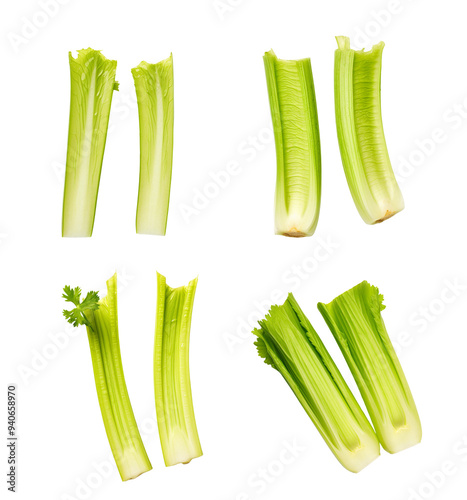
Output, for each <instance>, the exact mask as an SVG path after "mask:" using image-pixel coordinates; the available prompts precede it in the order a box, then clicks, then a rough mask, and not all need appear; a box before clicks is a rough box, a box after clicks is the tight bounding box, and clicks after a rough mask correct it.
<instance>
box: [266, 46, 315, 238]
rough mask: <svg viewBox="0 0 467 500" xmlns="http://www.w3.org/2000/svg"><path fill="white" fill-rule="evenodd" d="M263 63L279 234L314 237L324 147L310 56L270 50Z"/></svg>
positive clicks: (276, 219) (277, 232) (276, 222)
mask: <svg viewBox="0 0 467 500" xmlns="http://www.w3.org/2000/svg"><path fill="white" fill-rule="evenodd" d="M264 67H265V70H266V80H267V86H268V94H269V104H270V108H271V116H272V124H273V128H274V139H275V144H276V159H277V174H276V196H275V226H276V234H280V235H283V236H292V237H302V236H311V235H312V234H313V233H314V232H315V229H316V226H317V224H318V217H319V210H320V203H321V148H320V139H319V127H318V112H317V109H316V97H315V89H314V84H313V74H312V72H311V63H310V59H300V60H297V61H285V60H282V59H278V58H277V57H276V55H275V54H274V52H273V51H272V50H270V51H269V52H266V53H265V55H264Z"/></svg>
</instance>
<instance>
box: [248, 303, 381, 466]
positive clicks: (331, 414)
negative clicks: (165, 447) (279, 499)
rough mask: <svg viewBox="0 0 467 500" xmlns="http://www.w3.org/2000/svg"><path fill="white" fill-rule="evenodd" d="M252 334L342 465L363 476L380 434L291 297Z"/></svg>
mask: <svg viewBox="0 0 467 500" xmlns="http://www.w3.org/2000/svg"><path fill="white" fill-rule="evenodd" d="M259 325H260V328H259V329H256V330H254V331H253V333H254V334H255V335H256V336H257V337H258V339H257V341H256V342H255V344H256V346H257V349H258V354H259V355H260V356H261V357H262V358H264V361H265V363H266V364H269V365H271V366H272V367H273V368H275V369H276V370H277V371H278V372H279V373H280V374H281V375H282V376H283V377H284V379H285V381H286V382H287V384H288V385H289V386H290V388H291V389H292V391H293V392H294V393H295V396H296V397H297V399H298V400H299V401H300V403H301V405H302V406H303V408H304V409H305V411H306V412H307V414H308V416H309V417H310V419H311V420H312V422H313V423H314V424H315V426H316V428H317V429H318V431H319V433H320V434H321V436H322V437H323V439H324V440H325V442H326V444H327V445H328V446H329V448H330V449H331V451H332V452H333V453H334V455H335V456H336V458H337V459H338V460H339V462H340V463H341V464H342V465H343V466H344V467H345V468H346V469H348V470H349V471H351V472H359V471H360V470H362V469H363V468H364V467H366V466H367V465H368V464H369V463H371V462H372V461H373V460H374V459H375V458H377V457H378V456H379V443H378V440H377V439H376V435H375V433H374V431H373V429H372V427H371V425H370V423H369V422H368V420H367V418H366V417H365V415H364V413H363V412H362V410H361V408H360V406H359V405H358V403H357V401H356V400H355V398H354V396H353V394H352V392H351V391H350V389H349V388H348V386H347V384H346V383H345V381H344V379H343V378H342V375H341V374H340V372H339V370H338V368H337V366H336V365H335V364H334V361H333V360H332V358H331V356H330V355H329V353H328V351H327V350H326V348H325V346H324V344H323V343H322V341H321V339H320V338H319V336H318V334H317V333H316V331H315V330H314V328H313V327H312V326H311V323H310V322H309V321H308V319H307V317H306V316H305V315H304V314H303V312H302V310H301V309H300V307H299V305H298V304H297V302H296V300H295V298H294V297H293V295H292V294H291V293H290V294H289V296H288V298H287V300H286V301H285V303H284V304H283V305H282V306H272V307H271V309H270V311H269V314H267V315H266V318H265V319H264V320H262V321H260V322H259Z"/></svg>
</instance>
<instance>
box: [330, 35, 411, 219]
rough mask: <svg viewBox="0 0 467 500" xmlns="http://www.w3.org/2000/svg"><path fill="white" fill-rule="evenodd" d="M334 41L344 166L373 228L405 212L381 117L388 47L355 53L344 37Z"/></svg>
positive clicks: (356, 199) (356, 200)
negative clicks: (383, 79)
mask: <svg viewBox="0 0 467 500" xmlns="http://www.w3.org/2000/svg"><path fill="white" fill-rule="evenodd" d="M336 39H337V44H338V49H337V50H336V54H335V67H334V93H335V106H336V125H337V137H338V139H339V148H340V152H341V158H342V163H343V166H344V171H345V176H346V178H347V183H348V185H349V189H350V192H351V194H352V198H353V200H354V203H355V206H356V207H357V210H358V212H359V213H360V216H361V217H362V219H363V220H364V221H365V222H366V223H367V224H375V223H377V222H383V221H384V220H386V219H388V218H389V217H392V216H393V215H395V214H396V213H397V212H400V211H401V210H403V208H404V200H403V198H402V193H401V191H400V189H399V186H398V184H397V181H396V178H395V176H394V172H393V170H392V167H391V162H390V160H389V155H388V150H387V147H386V140H385V138H384V131H383V122H382V118H381V62H382V55H383V47H384V43H383V42H380V43H378V44H377V45H375V46H374V47H373V48H372V49H371V50H370V51H369V52H364V51H363V50H361V51H355V50H352V49H351V48H350V40H349V39H348V38H347V37H345V36H338V37H336Z"/></svg>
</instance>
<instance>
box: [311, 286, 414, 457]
mask: <svg viewBox="0 0 467 500" xmlns="http://www.w3.org/2000/svg"><path fill="white" fill-rule="evenodd" d="M384 308H385V306H384V305H383V296H382V295H380V294H379V290H378V288H376V287H375V286H372V285H370V284H369V283H367V282H366V281H363V282H362V283H360V284H359V285H357V286H355V287H354V288H352V289H350V290H348V291H347V292H345V293H343V294H342V295H339V296H338V297H337V298H335V299H334V300H333V301H332V302H330V303H329V304H323V303H319V304H318V309H319V310H320V312H321V314H322V315H323V317H324V319H325V321H326V323H327V324H328V326H329V328H330V329H331V331H332V334H333V335H334V338H335V339H336V341H337V343H338V344H339V347H340V349H341V351H342V354H343V355H344V357H345V359H346V361H347V364H348V365H349V368H350V370H351V372H352V374H353V376H354V378H355V381H356V382H357V385H358V388H359V389H360V393H361V395H362V397H363V400H364V401H365V405H366V407H367V409H368V412H369V414H370V417H371V420H372V422H373V425H374V427H375V430H376V435H377V436H378V439H379V440H380V442H381V444H382V445H383V448H384V449H385V450H386V451H388V452H389V453H396V452H398V451H401V450H404V449H406V448H409V447H410V446H414V445H416V444H417V443H419V442H420V441H421V438H422V428H421V424H420V418H419V416H418V412H417V408H416V406H415V402H414V400H413V397H412V393H411V392H410V388H409V385H408V383H407V380H406V378H405V375H404V372H403V371H402V367H401V365H400V363H399V359H398V358H397V355H396V353H395V351H394V348H393V346H392V344H391V340H390V338H389V336H388V333H387V331H386V327H385V325H384V322H383V318H382V317H381V311H382V310H383V309H384Z"/></svg>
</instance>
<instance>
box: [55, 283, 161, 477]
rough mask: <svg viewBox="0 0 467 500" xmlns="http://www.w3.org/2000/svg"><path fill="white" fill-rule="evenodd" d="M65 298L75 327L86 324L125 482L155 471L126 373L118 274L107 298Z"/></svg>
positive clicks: (68, 293) (75, 294)
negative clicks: (144, 441)
mask: <svg viewBox="0 0 467 500" xmlns="http://www.w3.org/2000/svg"><path fill="white" fill-rule="evenodd" d="M63 298H64V299H65V300H66V301H68V302H72V303H73V304H74V305H75V309H73V310H72V311H63V314H64V316H65V317H66V318H67V320H68V321H69V322H70V323H71V324H73V326H79V325H86V328H87V332H88V339H89V347H90V349H91V359H92V367H93V371H94V380H95V382H96V390H97V397H98V400H99V406H100V409H101V413H102V419H103V421H104V426H105V431H106V433H107V438H108V440H109V444H110V447H111V449H112V454H113V456H114V459H115V462H116V464H117V468H118V471H119V473H120V477H121V478H122V481H127V480H128V479H134V478H135V477H137V476H139V475H140V474H143V473H144V472H147V471H149V470H151V469H152V466H151V462H150V461H149V458H148V456H147V454H146V450H145V448H144V444H143V442H142V440H141V436H140V433H139V430H138V427H137V425H136V421H135V416H134V414H133V409H132V407H131V403H130V398H129V396H128V391H127V387H126V383H125V376H124V374H123V365H122V358H121V354H120V341H119V335H118V314H117V275H116V274H114V276H112V278H110V279H109V280H108V281H107V296H106V297H105V298H104V299H102V300H99V297H98V295H97V293H96V292H89V293H88V294H87V296H86V298H85V299H84V300H83V301H82V302H81V290H80V288H74V289H71V288H70V287H65V289H64V294H63Z"/></svg>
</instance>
